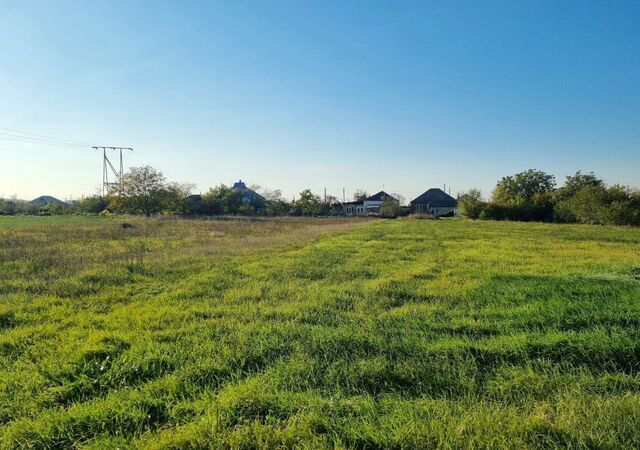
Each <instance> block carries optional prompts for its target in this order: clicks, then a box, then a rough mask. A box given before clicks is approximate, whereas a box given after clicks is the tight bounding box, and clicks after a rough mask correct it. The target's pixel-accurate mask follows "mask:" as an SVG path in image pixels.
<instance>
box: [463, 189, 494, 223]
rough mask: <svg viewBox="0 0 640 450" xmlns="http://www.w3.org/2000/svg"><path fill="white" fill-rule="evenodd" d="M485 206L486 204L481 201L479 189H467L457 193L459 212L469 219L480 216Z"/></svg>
mask: <svg viewBox="0 0 640 450" xmlns="http://www.w3.org/2000/svg"><path fill="white" fill-rule="evenodd" d="M486 206H487V204H486V203H485V202H484V201H482V193H481V192H480V190H479V189H469V190H468V191H467V192H464V193H463V194H460V195H458V207H459V208H460V213H461V214H462V215H463V216H465V217H468V218H470V219H474V220H475V219H478V218H480V216H481V215H482V212H483V211H484V209H485V208H486Z"/></svg>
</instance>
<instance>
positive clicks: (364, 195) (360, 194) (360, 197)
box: [353, 189, 369, 202]
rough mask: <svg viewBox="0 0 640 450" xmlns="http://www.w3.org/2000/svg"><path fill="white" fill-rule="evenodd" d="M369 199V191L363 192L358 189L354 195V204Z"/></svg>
mask: <svg viewBox="0 0 640 450" xmlns="http://www.w3.org/2000/svg"><path fill="white" fill-rule="evenodd" d="M368 197H369V194H367V191H363V190H362V189H358V190H357V191H356V192H355V193H354V194H353V201H354V202H361V201H363V200H366V199H367V198H368Z"/></svg>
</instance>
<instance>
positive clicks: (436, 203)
mask: <svg viewBox="0 0 640 450" xmlns="http://www.w3.org/2000/svg"><path fill="white" fill-rule="evenodd" d="M414 203H426V204H428V205H429V206H431V207H432V208H442V207H445V208H446V207H451V208H455V207H456V206H457V205H458V202H457V200H456V199H455V198H453V197H452V196H450V195H449V194H447V193H446V192H445V191H443V190H442V189H439V188H431V189H429V190H428V191H427V192H425V193H424V194H422V195H420V196H418V197H417V198H415V199H413V200H412V201H411V204H414Z"/></svg>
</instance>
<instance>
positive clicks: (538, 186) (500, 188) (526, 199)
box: [492, 169, 556, 206]
mask: <svg viewBox="0 0 640 450" xmlns="http://www.w3.org/2000/svg"><path fill="white" fill-rule="evenodd" d="M555 185H556V181H555V177H554V176H553V175H549V174H546V173H544V172H542V171H540V170H535V169H529V170H526V171H524V172H520V173H517V174H515V175H513V176H508V177H503V178H502V180H500V181H499V182H498V184H497V185H496V188H495V190H494V191H493V196H492V201H493V202H494V203H497V204H498V205H503V206H523V205H533V204H534V196H535V195H536V194H542V193H548V192H553V190H554V188H555Z"/></svg>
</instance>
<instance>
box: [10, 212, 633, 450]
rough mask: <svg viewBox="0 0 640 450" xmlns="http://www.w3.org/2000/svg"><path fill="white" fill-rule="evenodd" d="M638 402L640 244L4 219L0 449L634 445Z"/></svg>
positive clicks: (365, 226)
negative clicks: (131, 226) (127, 227)
mask: <svg viewBox="0 0 640 450" xmlns="http://www.w3.org/2000/svg"><path fill="white" fill-rule="evenodd" d="M123 220H126V221H128V222H130V223H132V224H134V225H135V227H134V228H132V229H127V230H125V229H122V228H121V226H120V224H121V222H122V221H123ZM639 389H640V230H637V229H625V228H613V227H590V226H563V225H545V224H528V223H502V222H470V221H459V220H440V221H412V220H396V221H359V220H351V221H345V220H341V219H331V220H329V219H327V220H323V219H316V220H306V219H281V220H263V221H200V220H193V221H190V220H171V219H164V220H162V219H152V220H142V219H129V218H127V219H117V218H79V217H63V218H60V217H49V218H33V217H32V218H29V217H23V218H0V448H95V449H97V448H100V449H103V448H112V449H115V448H120V449H126V448H156V449H160V448H163V449H164V448H170V449H171V448H173V449H178V448H180V449H182V448H207V447H211V448H274V447H286V448H289V447H303V448H313V449H315V448H359V449H376V448H437V447H440V448H487V449H490V448H491V449H493V448H601V449H608V448H611V449H614V448H639V447H640V396H639V394H638V390H639Z"/></svg>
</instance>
